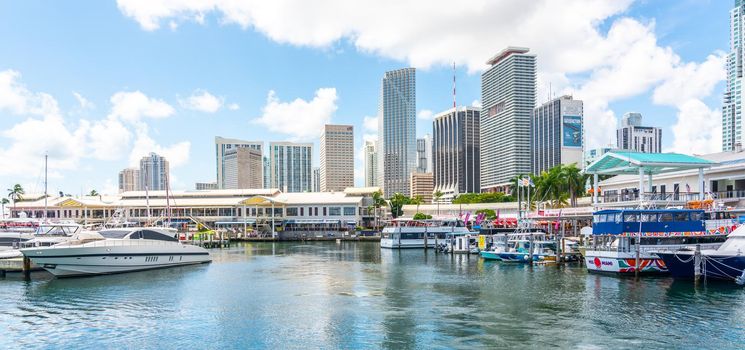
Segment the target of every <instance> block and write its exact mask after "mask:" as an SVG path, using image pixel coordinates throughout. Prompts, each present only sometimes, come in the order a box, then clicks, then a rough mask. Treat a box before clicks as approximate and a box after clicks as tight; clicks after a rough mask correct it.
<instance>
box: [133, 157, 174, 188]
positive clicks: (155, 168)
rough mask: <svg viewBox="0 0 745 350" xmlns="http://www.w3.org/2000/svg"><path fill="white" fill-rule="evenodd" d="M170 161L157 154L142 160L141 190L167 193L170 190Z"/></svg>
mask: <svg viewBox="0 0 745 350" xmlns="http://www.w3.org/2000/svg"><path fill="white" fill-rule="evenodd" d="M168 172H169V166H168V161H167V160H166V159H165V158H164V157H161V156H159V155H157V154H155V153H150V154H149V155H148V156H146V157H142V159H140V188H141V189H142V190H149V191H165V190H166V189H167V188H168Z"/></svg>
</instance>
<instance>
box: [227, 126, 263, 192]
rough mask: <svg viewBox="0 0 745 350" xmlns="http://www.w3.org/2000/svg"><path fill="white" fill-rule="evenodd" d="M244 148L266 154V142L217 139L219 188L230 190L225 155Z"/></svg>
mask: <svg viewBox="0 0 745 350" xmlns="http://www.w3.org/2000/svg"><path fill="white" fill-rule="evenodd" d="M243 147H246V148H252V149H255V150H258V151H259V152H261V153H263V152H264V142H262V141H245V140H238V139H228V138H224V137H220V136H216V137H215V164H216V166H217V169H216V173H217V186H218V187H219V188H229V187H226V186H225V154H226V153H227V152H228V151H231V150H234V149H236V148H243ZM231 176H233V175H231Z"/></svg>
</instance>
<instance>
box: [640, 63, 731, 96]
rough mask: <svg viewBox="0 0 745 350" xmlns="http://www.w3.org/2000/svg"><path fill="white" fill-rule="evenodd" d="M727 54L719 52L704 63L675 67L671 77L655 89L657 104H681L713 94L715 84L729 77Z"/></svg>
mask: <svg viewBox="0 0 745 350" xmlns="http://www.w3.org/2000/svg"><path fill="white" fill-rule="evenodd" d="M726 64H727V55H726V54H725V53H723V52H718V53H717V54H716V55H709V57H707V58H706V61H704V62H702V63H700V64H699V63H695V62H690V63H687V64H684V65H680V66H678V67H675V70H674V72H673V74H671V77H670V78H669V79H667V80H666V81H665V82H664V83H662V84H661V85H660V86H658V87H657V88H656V89H655V90H654V94H653V95H652V99H653V101H654V102H655V103H657V104H663V105H671V106H680V105H683V104H685V103H687V102H688V101H689V100H691V99H694V98H701V97H702V96H708V95H710V94H711V92H712V90H713V89H714V86H715V85H716V84H717V83H719V82H720V81H722V80H725V79H726V78H727V70H726Z"/></svg>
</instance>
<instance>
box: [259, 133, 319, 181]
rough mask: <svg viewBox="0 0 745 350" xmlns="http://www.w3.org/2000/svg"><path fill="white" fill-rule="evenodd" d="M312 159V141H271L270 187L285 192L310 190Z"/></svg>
mask: <svg viewBox="0 0 745 350" xmlns="http://www.w3.org/2000/svg"><path fill="white" fill-rule="evenodd" d="M312 159H313V144H312V143H292V142H270V143H269V161H270V162H271V163H270V169H269V170H270V178H271V183H270V187H271V188H279V189H280V190H282V191H283V192H310V191H311V190H312V189H313V187H312V186H313V178H312V176H313V167H312V164H313V162H312Z"/></svg>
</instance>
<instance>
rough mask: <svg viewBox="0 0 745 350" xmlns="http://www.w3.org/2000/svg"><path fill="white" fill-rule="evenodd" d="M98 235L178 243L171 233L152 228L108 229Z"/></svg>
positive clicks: (107, 237) (111, 237)
mask: <svg viewBox="0 0 745 350" xmlns="http://www.w3.org/2000/svg"><path fill="white" fill-rule="evenodd" d="M98 233H99V234H100V235H101V236H103V237H104V238H106V239H150V240H154V241H167V242H178V239H177V238H176V237H174V236H172V235H171V234H170V232H167V231H162V230H157V229H150V228H136V229H108V230H101V231H99V232H98Z"/></svg>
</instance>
